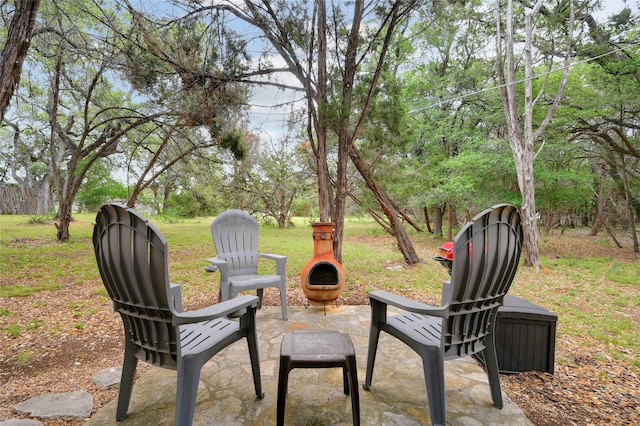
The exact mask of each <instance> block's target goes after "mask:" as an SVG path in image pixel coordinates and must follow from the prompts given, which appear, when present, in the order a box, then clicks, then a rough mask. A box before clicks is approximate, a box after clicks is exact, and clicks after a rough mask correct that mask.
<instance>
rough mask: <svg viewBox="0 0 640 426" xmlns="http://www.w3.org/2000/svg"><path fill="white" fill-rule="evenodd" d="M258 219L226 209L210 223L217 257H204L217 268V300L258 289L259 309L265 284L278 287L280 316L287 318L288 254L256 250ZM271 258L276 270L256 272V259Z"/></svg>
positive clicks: (227, 298)
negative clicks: (218, 289)
mask: <svg viewBox="0 0 640 426" xmlns="http://www.w3.org/2000/svg"><path fill="white" fill-rule="evenodd" d="M258 231H259V226H258V221H257V220H255V219H254V218H253V217H251V215H249V214H248V213H246V212H243V211H241V210H234V209H232V210H227V211H225V212H224V213H222V214H221V215H219V216H218V217H217V218H216V219H215V220H214V221H213V222H212V223H211V235H212V237H213V245H214V247H215V249H216V252H217V255H216V257H212V258H210V259H207V261H208V262H210V263H211V264H212V265H214V266H215V267H216V268H217V270H218V271H219V272H220V292H219V295H220V300H229V299H232V298H234V297H236V295H237V294H238V293H241V292H243V291H245V290H257V294H258V298H259V302H258V309H260V308H261V307H262V294H263V291H264V289H265V288H267V287H275V288H277V289H278V290H279V291H280V302H281V304H282V319H283V320H284V321H286V320H287V318H288V316H287V282H286V274H285V267H286V262H287V257H286V256H282V255H277V254H267V253H258ZM259 258H265V259H270V260H273V261H274V262H275V264H276V270H275V274H262V275H259V274H258V259H259Z"/></svg>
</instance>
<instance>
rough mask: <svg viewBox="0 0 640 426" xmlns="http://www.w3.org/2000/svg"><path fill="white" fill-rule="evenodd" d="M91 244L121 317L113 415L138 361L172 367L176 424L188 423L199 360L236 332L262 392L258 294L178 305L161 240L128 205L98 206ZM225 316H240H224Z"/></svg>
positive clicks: (123, 402) (121, 414) (120, 410)
mask: <svg viewBox="0 0 640 426" xmlns="http://www.w3.org/2000/svg"><path fill="white" fill-rule="evenodd" d="M93 245H94V249H95V255H96V261H97V263H98V269H99V271H100V276H101V277H102V282H103V284H104V286H105V287H106V289H107V292H108V293H109V296H110V297H111V299H112V300H113V305H114V309H115V311H116V312H118V313H119V314H120V316H121V317H122V322H123V324H124V334H125V349H124V365H123V368H122V377H121V381H120V390H119V395H118V406H117V410H116V420H122V419H124V418H125V417H126V414H127V410H128V408H129V401H130V399H131V391H132V388H133V378H134V374H135V371H136V366H137V364H138V360H142V361H144V362H148V363H150V364H153V365H155V366H158V367H163V368H168V369H172V370H177V373H178V374H177V376H178V378H177V391H176V413H175V424H176V425H191V423H192V421H193V415H194V409H195V404H196V397H197V393H198V382H199V380H200V370H201V368H202V366H203V365H204V364H205V363H206V362H207V361H208V360H209V359H211V358H212V357H213V356H214V355H215V354H216V353H218V352H219V351H221V350H222V349H224V348H226V347H227V346H229V345H230V344H232V343H233V342H236V341H238V340H240V339H242V338H246V339H247V342H248V346H249V356H250V360H251V368H252V370H253V383H254V386H255V392H256V395H257V396H258V398H263V397H264V392H263V390H262V381H261V378H260V361H259V357H258V342H257V334H256V323H255V313H256V308H257V304H258V298H257V297H256V296H245V297H241V298H237V299H234V300H229V301H227V302H223V303H218V304H216V305H213V306H209V307H207V308H203V309H200V310H197V311H188V312H182V300H181V292H180V286H179V285H175V284H170V283H169V272H168V266H167V242H166V240H165V239H164V237H163V236H162V234H161V233H160V232H159V231H158V230H157V229H156V228H155V227H154V226H153V225H152V224H150V223H149V222H148V221H147V220H146V219H145V218H143V217H142V216H140V215H139V214H137V213H136V212H135V211H133V210H132V209H130V208H127V207H126V206H122V205H118V204H106V205H104V206H102V207H101V208H100V210H99V211H98V214H97V216H96V225H95V227H94V230H93ZM231 315H233V316H234V317H239V319H238V320H230V319H228V318H227V316H231ZM238 374H239V375H240V376H241V375H242V372H240V371H239V372H238ZM159 391H161V390H159Z"/></svg>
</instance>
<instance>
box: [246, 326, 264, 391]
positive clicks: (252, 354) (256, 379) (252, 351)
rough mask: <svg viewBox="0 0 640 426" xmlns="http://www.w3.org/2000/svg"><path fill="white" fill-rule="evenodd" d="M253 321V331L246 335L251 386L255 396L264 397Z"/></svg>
mask: <svg viewBox="0 0 640 426" xmlns="http://www.w3.org/2000/svg"><path fill="white" fill-rule="evenodd" d="M255 330H256V329H255V322H254V327H253V333H251V332H250V333H249V334H248V335H247V345H248V346H249V358H250V359H251V372H252V373H253V386H254V388H255V391H256V396H257V397H258V398H260V399H262V398H264V390H263V389H262V377H261V376H260V355H259V353H258V336H257V335H256V331H255Z"/></svg>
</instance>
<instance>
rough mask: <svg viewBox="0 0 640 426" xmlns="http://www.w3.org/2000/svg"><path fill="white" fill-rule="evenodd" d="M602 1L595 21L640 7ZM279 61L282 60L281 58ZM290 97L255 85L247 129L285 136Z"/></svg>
mask: <svg viewBox="0 0 640 426" xmlns="http://www.w3.org/2000/svg"><path fill="white" fill-rule="evenodd" d="M133 4H134V5H136V7H137V8H139V10H141V11H143V12H146V13H150V14H155V15H159V16H163V17H177V16H182V15H183V14H184V10H182V9H180V8H178V7H177V6H175V5H172V4H171V3H170V2H169V1H168V0H136V1H133ZM602 4H603V6H604V7H603V11H602V12H600V13H599V14H597V15H596V19H597V20H598V21H604V20H606V18H607V17H609V16H611V15H613V14H615V13H618V12H620V11H621V10H622V9H623V8H624V7H630V8H631V9H632V10H633V11H634V13H635V14H638V10H639V9H640V0H627V1H624V0H603V1H602ZM278 60H279V58H275V57H274V58H272V61H273V62H274V65H276V66H277V65H278V63H277V62H278ZM280 61H281V62H282V60H281V59H280ZM280 78H281V79H282V81H283V82H286V83H287V84H291V85H299V83H297V81H296V80H295V78H293V76H291V75H283V76H281V77H280ZM293 100H297V103H296V104H293V107H297V108H303V107H304V100H303V99H301V97H300V94H296V93H292V92H291V91H283V90H281V89H278V88H275V87H268V86H265V87H254V88H253V89H252V93H251V99H250V105H251V108H250V111H249V120H250V130H251V131H252V132H254V133H255V134H257V135H259V137H260V139H261V141H262V142H263V143H267V144H269V143H276V142H278V141H279V140H280V139H282V138H284V137H285V135H286V131H287V125H286V123H287V120H288V118H289V113H290V111H291V108H292V104H291V102H292V101H293Z"/></svg>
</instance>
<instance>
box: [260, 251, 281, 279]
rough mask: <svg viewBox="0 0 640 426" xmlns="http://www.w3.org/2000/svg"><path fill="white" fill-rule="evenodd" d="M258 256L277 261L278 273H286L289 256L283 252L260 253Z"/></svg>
mask: <svg viewBox="0 0 640 426" xmlns="http://www.w3.org/2000/svg"><path fill="white" fill-rule="evenodd" d="M258 257H262V258H264V259H269V260H273V261H275V262H276V275H281V276H284V275H285V267H286V264H287V256H283V255H281V254H271V253H258Z"/></svg>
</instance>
